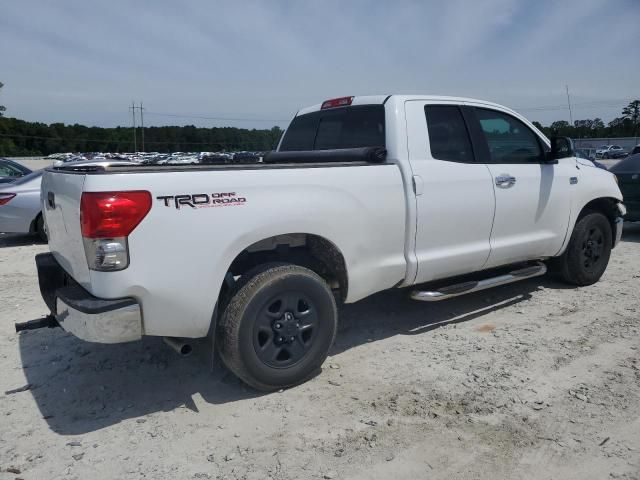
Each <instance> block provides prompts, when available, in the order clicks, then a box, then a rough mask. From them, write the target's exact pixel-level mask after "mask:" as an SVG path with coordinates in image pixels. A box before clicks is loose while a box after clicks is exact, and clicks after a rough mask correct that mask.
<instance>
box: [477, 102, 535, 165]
mask: <svg viewBox="0 0 640 480" xmlns="http://www.w3.org/2000/svg"><path fill="white" fill-rule="evenodd" d="M476 114H477V116H478V120H479V121H480V126H481V127H482V131H483V132H484V136H485V138H486V139H487V143H488V144H489V153H490V155H491V161H492V162H493V163H528V162H538V161H540V160H541V159H542V149H541V148H540V142H539V141H538V137H537V136H536V134H535V133H533V131H531V129H530V128H528V127H527V126H526V125H525V124H524V123H522V122H521V121H520V120H518V119H517V118H514V117H512V116H511V115H507V114H506V113H502V112H497V111H495V110H487V109H484V108H476Z"/></svg>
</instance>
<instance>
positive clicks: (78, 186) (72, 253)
mask: <svg viewBox="0 0 640 480" xmlns="http://www.w3.org/2000/svg"><path fill="white" fill-rule="evenodd" d="M84 180H85V175H82V174H77V173H63V172H53V171H46V172H45V173H44V174H43V176H42V187H41V196H42V198H41V200H42V212H43V215H44V220H45V225H46V227H47V234H48V236H49V250H50V251H51V253H53V255H54V256H55V258H56V260H58V262H59V263H60V266H62V268H64V270H65V271H66V272H67V273H68V274H69V275H71V276H72V277H73V278H74V279H75V280H76V281H77V282H78V283H80V284H81V285H83V286H84V287H87V288H88V286H89V267H88V266H87V259H86V257H85V254H84V245H83V243H82V232H81V230H80V199H81V197H82V188H83V185H84Z"/></svg>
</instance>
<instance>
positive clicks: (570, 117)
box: [565, 85, 573, 127]
mask: <svg viewBox="0 0 640 480" xmlns="http://www.w3.org/2000/svg"><path fill="white" fill-rule="evenodd" d="M565 87H566V88H567V104H568V105H569V120H570V121H571V126H572V127H573V112H572V111H571V97H570V96H569V85H565Z"/></svg>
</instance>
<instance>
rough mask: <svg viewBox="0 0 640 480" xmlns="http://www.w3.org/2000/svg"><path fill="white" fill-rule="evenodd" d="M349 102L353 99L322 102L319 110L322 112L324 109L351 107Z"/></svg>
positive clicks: (341, 98) (343, 98)
mask: <svg viewBox="0 0 640 480" xmlns="http://www.w3.org/2000/svg"><path fill="white" fill-rule="evenodd" d="M351 102H353V97H340V98H332V99H331V100H327V101H325V102H322V106H321V107H320V109H321V110H324V109H326V108H335V107H346V106H349V105H351Z"/></svg>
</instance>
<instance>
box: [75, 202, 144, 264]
mask: <svg viewBox="0 0 640 480" xmlns="http://www.w3.org/2000/svg"><path fill="white" fill-rule="evenodd" d="M149 210H151V194H150V193H149V192H147V191H143V190H136V191H130V192H85V193H83V194H82V199H81V200H80V225H81V230H82V236H83V239H84V252H85V255H86V257H87V263H88V265H89V268H90V269H92V270H98V271H113V270H123V269H125V268H127V266H128V265H129V246H128V242H127V236H128V235H129V234H130V233H131V232H133V230H134V229H135V228H136V227H137V226H138V224H139V223H140V222H141V221H142V219H143V218H144V217H145V216H146V215H147V213H149Z"/></svg>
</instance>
